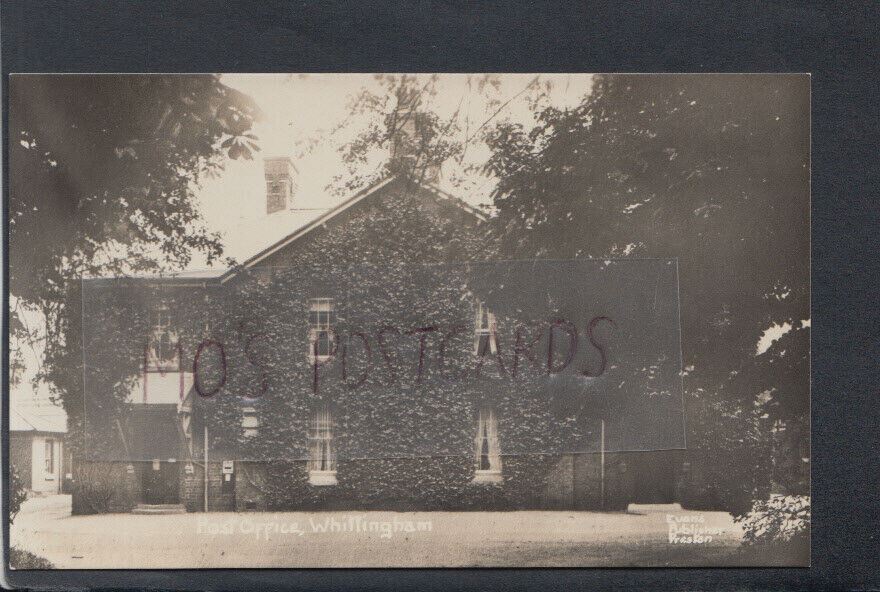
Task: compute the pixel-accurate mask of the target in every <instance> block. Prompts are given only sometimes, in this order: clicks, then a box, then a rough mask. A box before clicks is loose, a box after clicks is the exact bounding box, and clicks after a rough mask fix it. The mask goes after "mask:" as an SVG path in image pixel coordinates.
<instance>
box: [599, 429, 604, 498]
mask: <svg viewBox="0 0 880 592" xmlns="http://www.w3.org/2000/svg"><path fill="white" fill-rule="evenodd" d="M599 496H600V498H601V500H600V506H601V508H602V509H603V510H604V509H605V420H604V419H603V420H602V435H601V436H600V440H599Z"/></svg>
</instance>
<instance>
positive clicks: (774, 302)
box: [487, 75, 809, 508]
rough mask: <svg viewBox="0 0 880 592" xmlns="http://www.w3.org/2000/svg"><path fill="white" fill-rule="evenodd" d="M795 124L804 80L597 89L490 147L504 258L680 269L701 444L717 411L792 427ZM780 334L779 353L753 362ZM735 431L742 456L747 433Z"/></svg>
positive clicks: (802, 414) (606, 84) (804, 191)
mask: <svg viewBox="0 0 880 592" xmlns="http://www.w3.org/2000/svg"><path fill="white" fill-rule="evenodd" d="M808 121H809V93H808V92H807V82H806V81H805V79H804V78H803V77H795V76H788V77H774V76H747V77H742V76H663V77H653V76H650V77H649V76H637V75H622V76H621V75H608V76H598V77H596V80H595V82H594V88H593V92H592V93H591V95H590V96H589V97H588V98H587V99H586V100H584V101H583V102H582V103H581V104H580V105H579V106H578V107H576V108H574V109H572V110H567V111H562V110H558V109H553V108H548V109H545V110H544V111H543V112H542V113H541V114H540V117H539V122H538V125H536V126H535V127H534V128H532V129H525V128H524V127H523V126H521V125H515V124H510V123H501V124H499V125H497V126H495V127H494V129H493V131H492V135H491V136H490V138H489V140H488V141H489V144H490V146H491V148H492V151H493V154H492V157H491V158H490V160H489V162H488V164H487V170H488V171H489V172H490V173H491V174H493V175H494V176H495V177H497V178H498V184H497V187H496V189H495V192H494V195H493V203H494V206H495V207H496V209H497V216H496V217H495V218H494V223H495V228H496V232H497V233H498V235H499V237H500V238H501V240H502V248H501V249H502V252H503V253H505V254H506V255H507V256H509V257H514V258H517V257H526V258H527V257H547V258H577V257H597V258H603V257H627V256H639V257H677V258H678V260H679V272H680V286H681V293H680V306H681V315H682V335H683V343H682V346H683V356H684V365H685V368H686V376H685V387H686V390H687V391H688V392H689V393H690V395H691V396H690V405H691V412H690V414H689V418H690V419H691V420H692V421H693V420H697V421H704V422H706V423H704V424H703V425H692V426H691V429H692V431H693V430H696V432H697V434H698V435H703V436H705V438H704V442H705V445H706V446H711V445H712V444H711V437H710V433H711V432H710V430H711V429H712V425H713V422H715V421H716V420H717V418H718V417H719V416H718V415H717V413H721V412H722V411H721V408H722V407H729V405H730V404H731V403H733V404H735V406H736V408H738V409H739V411H738V413H741V416H742V417H743V418H745V417H752V415H753V414H752V408H753V405H754V404H755V402H756V401H757V402H758V404H759V405H760V406H761V411H762V413H766V415H767V418H768V419H780V420H783V421H789V422H795V423H804V422H805V421H806V412H807V407H808V400H809V399H808V376H809V367H808V361H809V357H808V352H809V345H808V344H809V337H808V334H809V332H808V330H807V329H806V325H805V324H804V323H803V321H805V320H806V319H808V317H809V288H808V286H809V257H808V253H809V231H808V229H809V223H808V217H809V203H808V195H809V161H808V159H809V127H808ZM786 323H787V324H788V325H789V326H790V327H791V328H792V330H791V331H790V332H789V333H788V334H787V335H786V336H785V337H784V342H785V343H787V345H786V346H785V347H784V348H783V347H778V346H777V347H773V348H771V349H770V350H768V351H766V352H763V353H761V354H760V355H759V353H758V351H757V347H756V343H757V342H758V339H759V338H760V337H761V336H762V335H763V333H764V331H765V330H766V329H768V327H770V326H771V325H774V324H777V325H780V326H782V325H784V324H786ZM782 342H783V340H780V342H777V345H779V344H781V343H782ZM780 367H783V368H784V371H780V370H781V368H780ZM705 407H708V408H709V409H715V410H716V411H715V413H708V414H707V413H706V412H705V409H703V408H705ZM698 408H699V409H698ZM728 412H729V411H728ZM740 425H741V427H742V434H741V435H740V436H739V438H736V439H737V440H739V441H741V442H747V441H748V440H749V438H750V436H749V433H750V431H751V430H752V429H753V424H752V422H751V421H745V420H743V421H742V422H741V423H740ZM765 435H766V434H765ZM697 441H699V438H697ZM788 452H789V453H792V452H793V451H788ZM744 463H745V461H744V459H743V458H742V457H740V460H739V462H738V464H737V465H736V466H740V467H743V471H741V472H742V473H744V474H746V473H748V472H749V471H751V472H752V473H754V471H753V470H752V469H748V470H746V469H745V467H744ZM746 476H748V475H746ZM736 478H738V477H732V479H736ZM769 481H770V479H769V476H768V477H767V478H763V481H761V478H760V477H759V478H758V479H757V480H756V478H755V476H754V475H752V477H751V478H748V479H746V483H747V484H746V485H741V486H740V487H739V489H740V490H741V491H744V492H745V493H746V496H747V497H748V496H749V495H761V493H760V492H759V491H758V489H762V488H763V489H764V490H766V488H767V487H768V486H769ZM746 490H748V491H746ZM734 505H736V506H737V508H742V504H741V503H736V504H734Z"/></svg>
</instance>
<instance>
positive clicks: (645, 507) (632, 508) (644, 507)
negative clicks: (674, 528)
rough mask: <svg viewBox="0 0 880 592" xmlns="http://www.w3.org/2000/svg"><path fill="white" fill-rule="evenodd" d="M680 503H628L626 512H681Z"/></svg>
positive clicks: (641, 513)
mask: <svg viewBox="0 0 880 592" xmlns="http://www.w3.org/2000/svg"><path fill="white" fill-rule="evenodd" d="M681 511H682V510H681V504H629V505H628V506H627V507H626V513H627V514H638V515H640V516H644V515H646V514H656V513H659V512H681Z"/></svg>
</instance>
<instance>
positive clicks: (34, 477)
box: [31, 436, 64, 493]
mask: <svg viewBox="0 0 880 592" xmlns="http://www.w3.org/2000/svg"><path fill="white" fill-rule="evenodd" d="M50 440H51V441H52V450H53V451H54V458H55V462H54V470H53V471H52V472H51V473H49V472H47V471H46V442H47V441H50ZM63 452H64V449H63V447H62V443H61V439H60V438H55V437H52V436H34V437H33V439H32V441H31V489H32V490H33V491H36V492H40V493H61V481H62V478H63V476H64V474H63V473H62V472H61V470H62V466H61V465H62V458H63V457H62V454H63Z"/></svg>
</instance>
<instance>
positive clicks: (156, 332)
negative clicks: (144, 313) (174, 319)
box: [149, 304, 180, 369]
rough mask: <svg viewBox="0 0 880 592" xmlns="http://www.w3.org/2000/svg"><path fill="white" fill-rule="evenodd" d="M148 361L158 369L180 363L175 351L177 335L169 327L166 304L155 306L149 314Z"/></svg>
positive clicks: (168, 367)
mask: <svg viewBox="0 0 880 592" xmlns="http://www.w3.org/2000/svg"><path fill="white" fill-rule="evenodd" d="M149 351H150V363H151V366H153V367H155V368H159V369H176V368H177V367H178V365H179V363H180V360H179V359H178V352H177V335H176V333H175V332H174V331H173V329H172V328H171V315H170V313H169V311H168V306H167V305H165V304H161V305H159V306H157V307H156V308H155V309H154V310H153V312H152V315H151V331H150V349H149Z"/></svg>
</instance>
